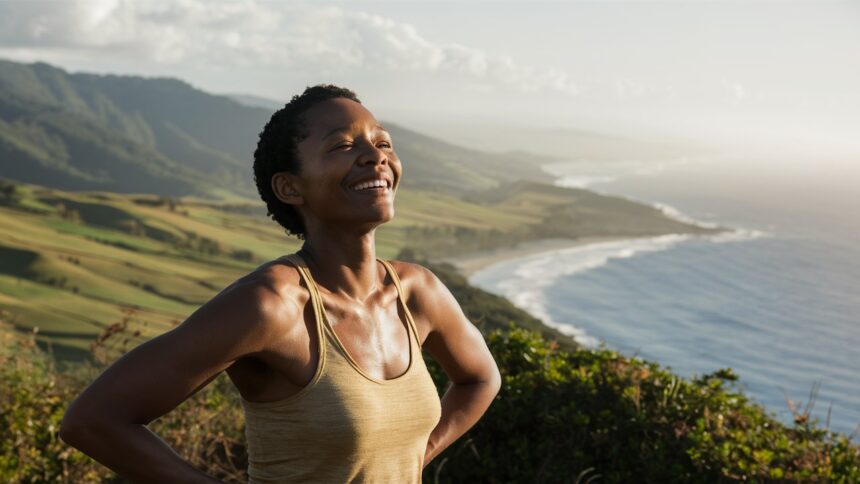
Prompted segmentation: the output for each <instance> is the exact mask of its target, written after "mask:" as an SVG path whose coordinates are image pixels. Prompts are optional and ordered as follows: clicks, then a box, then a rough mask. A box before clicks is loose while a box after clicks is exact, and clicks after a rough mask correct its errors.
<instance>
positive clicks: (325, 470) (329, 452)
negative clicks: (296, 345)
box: [242, 254, 441, 484]
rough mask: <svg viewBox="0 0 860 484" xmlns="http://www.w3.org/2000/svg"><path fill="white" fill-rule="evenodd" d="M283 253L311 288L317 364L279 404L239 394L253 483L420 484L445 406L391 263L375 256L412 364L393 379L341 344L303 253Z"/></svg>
mask: <svg viewBox="0 0 860 484" xmlns="http://www.w3.org/2000/svg"><path fill="white" fill-rule="evenodd" d="M284 258H285V259H286V260H288V261H289V262H291V263H292V264H293V265H295V266H296V267H297V268H298V270H299V273H300V274H301V277H302V279H303V280H304V281H305V284H306V285H307V287H308V288H309V290H310V294H311V301H312V304H313V308H314V315H315V318H316V327H317V334H318V335H321V336H322V338H321V341H320V345H319V348H320V355H319V363H318V364H317V370H316V373H315V374H314V377H313V379H312V380H311V382H310V383H309V384H308V385H307V386H306V387H304V388H302V389H301V390H300V391H299V392H298V393H297V394H294V395H292V396H290V397H287V398H285V399H282V400H278V401H274V402H251V401H248V400H245V399H244V398H243V399H242V406H243V407H244V410H245V436H246V439H247V443H248V462H249V464H248V475H249V477H250V481H249V482H250V483H251V484H256V483H272V482H320V483H322V482H325V483H328V482H331V483H342V482H365V483H374V484H376V483H416V482H421V467H422V464H423V461H424V451H425V449H426V446H427V440H428V438H429V436H430V432H431V431H432V430H433V428H434V427H435V426H436V424H437V423H438V421H439V417H440V415H441V405H440V401H439V395H438V394H437V393H436V387H435V386H434V384H433V381H432V379H431V378H430V374H429V373H428V371H427V367H426V366H425V365H424V360H423V358H422V357H421V344H420V342H419V340H418V332H417V331H416V329H415V322H414V321H413V319H412V315H411V314H410V313H409V308H408V307H407V306H406V300H405V298H404V296H403V289H402V287H401V285H400V279H399V278H398V276H397V273H396V272H395V271H394V268H393V267H392V266H391V264H390V263H388V261H384V260H382V259H377V260H379V261H380V262H382V264H383V265H384V266H385V268H386V270H387V271H388V273H389V274H390V275H391V278H392V280H393V281H394V285H395V287H396V288H397V295H398V297H397V298H398V300H399V301H400V303H401V304H402V306H403V312H404V314H405V315H406V322H407V324H406V328H407V332H408V333H409V347H410V349H409V366H408V368H407V370H406V372H404V373H403V374H402V375H400V376H398V377H396V378H393V379H391V380H378V379H375V378H373V377H371V376H370V375H368V374H366V373H365V372H364V371H362V369H361V368H360V367H359V366H358V364H356V362H355V361H354V360H353V359H352V357H350V356H349V353H347V351H346V349H345V348H344V346H343V344H341V342H340V340H339V339H338V337H337V334H336V333H335V332H334V329H332V327H331V325H330V324H329V321H328V318H326V315H325V308H324V307H323V304H322V298H321V297H320V294H319V290H318V289H317V286H316V283H315V282H314V280H313V277H311V274H310V271H309V270H308V266H307V264H306V263H305V261H304V260H303V259H302V258H301V256H299V255H298V254H290V255H287V256H285V257H284Z"/></svg>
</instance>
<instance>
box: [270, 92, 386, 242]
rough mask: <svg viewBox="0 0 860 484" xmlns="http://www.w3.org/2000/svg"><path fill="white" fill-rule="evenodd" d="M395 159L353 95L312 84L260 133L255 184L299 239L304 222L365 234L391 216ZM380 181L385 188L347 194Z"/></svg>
mask: <svg viewBox="0 0 860 484" xmlns="http://www.w3.org/2000/svg"><path fill="white" fill-rule="evenodd" d="M400 174H401V167H400V161H399V160H398V158H397V155H396V154H395V153H394V149H393V146H392V145H391V138H390V137H389V135H388V133H387V132H386V131H385V130H384V129H383V128H382V127H381V126H379V123H378V122H377V121H376V119H375V118H374V117H373V115H372V114H371V113H370V112H369V111H368V110H367V109H365V108H364V107H363V106H362V105H361V102H360V101H359V100H358V97H357V96H356V95H355V93H354V92H352V91H350V90H349V89H345V88H342V87H338V86H334V85H330V84H329V85H317V86H313V87H309V88H307V89H306V90H305V91H304V92H303V93H302V94H300V95H297V96H294V97H293V98H292V100H291V101H290V102H289V103H287V104H286V105H285V106H284V107H283V108H282V109H280V110H279V111H277V112H276V113H274V114H273V115H272V118H271V119H270V120H269V122H268V123H267V124H266V126H265V127H264V128H263V131H262V132H261V133H260V140H259V142H258V144H257V149H256V151H255V152H254V179H255V181H256V184H257V190H258V191H259V193H260V196H261V197H262V199H263V201H264V202H265V203H266V207H267V209H268V213H269V215H271V216H272V218H273V219H274V220H275V221H276V222H278V223H279V224H280V225H281V226H283V227H284V228H285V229H286V231H287V232H288V233H292V234H295V235H297V236H298V237H299V238H302V239H303V238H305V236H306V234H307V231H308V227H307V224H308V223H311V224H315V223H336V224H338V226H339V227H351V226H352V224H357V225H355V227H357V228H359V229H361V230H366V229H369V228H372V227H375V226H376V225H379V224H380V223H384V222H386V221H388V220H389V219H390V218H391V217H392V216H393V197H394V190H395V189H396V187H397V185H398V184H399V180H400ZM380 177H382V178H384V179H387V180H388V181H389V185H390V186H389V188H390V189H378V190H372V189H371V190H363V191H356V190H354V186H353V185H354V184H355V182H356V181H360V180H365V179H368V178H380Z"/></svg>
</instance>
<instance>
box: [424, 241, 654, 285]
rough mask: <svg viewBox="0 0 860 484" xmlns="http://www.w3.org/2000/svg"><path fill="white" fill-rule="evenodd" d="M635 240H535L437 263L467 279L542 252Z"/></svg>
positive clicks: (446, 259) (448, 258) (446, 258)
mask: <svg viewBox="0 0 860 484" xmlns="http://www.w3.org/2000/svg"><path fill="white" fill-rule="evenodd" d="M636 238H639V237H621V236H587V237H580V238H576V239H568V238H549V239H537V240H532V241H527V242H520V243H519V244H517V245H515V246H512V247H501V248H497V249H492V250H488V251H480V252H471V253H468V254H464V255H458V256H455V257H445V258H441V259H438V261H439V262H447V263H449V264H452V265H453V266H454V267H456V268H457V270H458V271H459V272H460V274H462V275H463V276H464V277H465V278H466V279H468V278H469V277H471V276H472V274H474V273H475V272H477V271H479V270H481V269H483V268H485V267H488V266H491V265H493V264H496V263H499V262H502V261H507V260H511V259H519V258H522V257H527V256H530V255H534V254H540V253H543V252H551V251H554V250H560V249H570V248H574V247H583V246H586V245H591V244H598V243H602V242H612V241H619V240H633V239H636Z"/></svg>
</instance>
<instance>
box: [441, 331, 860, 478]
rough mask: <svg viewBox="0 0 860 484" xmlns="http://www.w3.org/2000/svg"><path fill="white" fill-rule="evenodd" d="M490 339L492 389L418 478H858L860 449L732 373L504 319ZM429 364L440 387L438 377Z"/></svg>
mask: <svg viewBox="0 0 860 484" xmlns="http://www.w3.org/2000/svg"><path fill="white" fill-rule="evenodd" d="M488 343H489V345H490V349H491V351H492V352H493V355H494V356H495V358H496V361H497V362H498V364H499V367H500V370H501V372H502V379H503V386H502V390H501V392H500V393H499V395H498V396H497V397H496V400H495V402H493V404H492V405H491V407H490V409H489V410H488V412H487V414H486V415H485V416H484V417H483V418H482V419H481V420H480V421H479V422H478V424H477V425H476V426H475V427H474V428H473V429H472V430H471V431H470V432H469V433H468V434H467V435H466V436H465V437H464V438H462V439H460V440H459V441H458V442H456V443H455V444H454V445H453V446H452V447H450V448H448V449H447V450H446V451H445V452H443V453H442V454H441V455H440V456H439V457H437V459H435V460H434V461H433V462H432V463H431V464H430V465H429V466H428V468H427V469H426V470H425V474H424V478H425V480H426V481H427V482H575V481H577V480H580V481H582V482H587V481H588V480H589V479H590V478H592V477H594V478H597V479H599V481H600V482H722V481H728V480H744V481H750V482H764V481H772V480H788V481H804V482H805V481H818V482H857V481H858V480H860V449H858V447H857V446H856V445H852V444H851V443H850V442H849V440H848V438H847V437H846V436H843V435H838V434H831V433H829V432H827V431H825V430H822V429H818V428H816V427H815V425H814V424H811V423H809V422H806V423H804V424H803V425H797V426H794V427H786V426H784V425H782V424H781V423H779V422H778V421H777V420H776V419H775V418H774V417H773V416H772V415H770V414H768V413H767V412H766V411H765V410H764V409H763V408H762V407H760V406H759V405H757V404H754V403H752V402H750V401H748V400H747V398H746V397H745V396H744V395H743V394H742V393H740V392H739V391H737V390H735V389H734V388H732V387H731V385H730V384H729V383H728V382H729V381H731V380H732V379H733V378H735V376H734V375H733V373H731V371H730V370H721V371H719V372H716V373H714V374H711V375H706V376H703V377H700V378H697V379H694V380H684V379H681V378H678V377H677V376H675V375H673V374H672V373H670V372H669V371H667V370H665V369H663V368H661V367H660V366H659V365H657V364H655V363H649V362H644V361H641V360H639V359H635V358H625V357H623V356H621V355H619V354H618V353H616V352H614V351H610V350H606V349H599V350H596V351H589V350H576V351H567V350H562V349H560V348H558V346H557V345H555V344H554V343H553V342H551V341H547V340H545V339H543V338H541V337H540V336H539V335H538V334H537V333H534V332H530V331H527V330H524V329H521V328H516V327H514V326H511V327H510V329H509V331H507V332H503V331H495V332H493V333H492V334H491V335H490V336H489V339H488ZM428 364H429V365H430V366H433V367H434V369H433V372H432V373H433V375H434V378H435V379H436V381H437V384H438V385H439V387H440V390H441V389H442V387H443V385H444V382H445V378H444V376H443V375H442V373H441V371H440V370H439V369H438V367H435V364H434V363H432V362H428ZM598 476H599V477H598Z"/></svg>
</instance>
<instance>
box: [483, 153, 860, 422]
mask: <svg viewBox="0 0 860 484" xmlns="http://www.w3.org/2000/svg"><path fill="white" fill-rule="evenodd" d="M668 165H671V164H668ZM679 166H683V168H679ZM616 168H617V167H616ZM651 168H652V169H650V170H649V169H647V168H646V169H637V170H632V171H631V170H627V171H626V172H625V171H623V170H622V171H621V173H620V174H619V173H618V172H615V173H609V174H601V173H600V172H599V170H595V169H593V168H592V172H591V173H588V170H583V166H582V164H581V163H570V164H567V165H564V164H562V165H561V166H558V165H556V166H550V167H547V171H549V172H551V173H554V174H556V175H558V176H559V179H558V180H559V181H558V184H560V185H567V186H588V187H589V188H591V189H595V190H597V191H600V192H604V193H614V194H623V195H625V196H628V198H635V199H637V200H641V201H646V202H649V203H653V204H655V206H657V207H658V208H660V209H662V210H664V211H665V212H666V213H667V214H670V215H672V216H675V217H677V218H684V219H687V220H696V219H698V220H699V221H700V223H703V224H705V225H714V224H719V225H722V226H728V227H732V228H733V229H735V230H734V231H733V232H729V233H723V234H720V235H717V236H711V237H695V236H688V235H667V236H660V237H648V238H639V239H631V240H625V241H616V242H605V243H599V244H594V245H589V246H584V247H579V248H571V249H562V250H557V251H552V252H549V253H543V254H536V255H532V256H528V257H524V258H521V259H515V260H508V261H504V262H501V263H498V264H495V265H492V266H489V267H487V268H484V269H483V270H480V271H478V272H476V273H475V274H473V275H472V276H471V277H470V282H472V283H473V284H475V285H477V286H479V287H482V288H485V289H487V290H489V291H492V292H495V293H498V294H501V295H504V296H506V297H508V298H510V299H511V300H512V301H513V302H514V303H515V304H517V305H518V306H520V307H522V308H524V309H526V310H528V311H529V312H531V313H533V314H535V315H536V316H538V317H540V318H541V319H543V320H544V321H546V322H547V323H549V324H552V325H554V326H557V327H559V328H560V329H562V330H564V331H566V332H567V333H569V334H571V335H573V336H574V337H575V338H576V339H577V340H578V341H579V342H580V343H582V344H584V345H586V346H595V345H599V344H605V345H606V346H608V347H610V348H614V349H617V350H619V351H621V352H622V353H623V354H627V355H637V356H639V357H642V358H645V359H648V360H651V361H656V362H659V363H661V364H662V365H665V366H668V367H670V368H671V369H672V370H673V371H675V372H677V373H679V374H681V375H684V376H688V377H689V376H693V375H697V374H698V375H701V374H705V373H710V372H713V371H714V370H717V369H719V368H725V367H731V368H733V369H734V370H735V371H736V373H737V374H739V375H740V381H739V384H740V386H741V388H743V389H744V390H745V392H746V393H747V394H748V395H749V396H751V397H752V398H753V399H754V400H756V401H758V402H760V403H762V404H764V405H765V407H766V408H767V409H768V410H769V411H772V412H774V413H775V414H776V415H777V417H778V418H780V419H781V420H782V421H784V422H790V421H791V420H792V413H791V412H790V411H789V406H788V404H787V402H786V400H787V399H788V400H791V401H793V402H795V406H796V407H798V410H799V411H803V409H804V408H805V407H806V404H807V402H808V400H809V394H810V391H811V390H812V389H813V386H814V385H816V384H820V390H819V392H818V395H817V398H816V400H815V404H814V407H813V409H812V415H813V417H816V418H818V419H819V421H820V422H821V423H822V424H825V423H827V422H826V420H827V417H828V413H830V421H829V425H830V428H831V429H833V430H836V431H841V432H845V433H852V432H853V431H854V430H855V428H856V427H857V426H858V424H860V247H858V246H857V245H856V244H855V243H854V240H855V238H854V237H856V236H857V235H858V234H860V231H857V232H855V229H856V227H855V226H854V225H853V224H851V223H850V222H846V220H849V221H850V220H852V219H851V218H850V217H848V218H846V217H843V216H841V215H842V214H838V213H834V211H836V210H842V211H850V210H853V209H854V208H855V207H854V206H853V205H846V202H845V200H848V201H849V203H853V198H851V197H848V198H840V204H838V206H833V207H829V206H828V207H820V208H822V210H820V211H818V212H815V211H812V212H809V211H808V210H807V211H806V212H804V210H805V209H802V208H800V207H801V206H804V207H808V206H809V205H810V204H814V203H815V196H814V195H810V194H797V196H796V197H795V198H796V199H797V200H794V202H796V203H794V202H792V203H788V201H785V200H783V202H780V203H776V202H775V201H774V200H777V199H778V200H782V199H781V198H779V196H778V195H774V194H772V193H769V192H768V193H766V194H765V196H762V192H767V190H763V189H750V190H749V191H748V193H746V195H744V192H743V190H740V191H739V190H737V187H738V186H739V185H742V184H743V183H741V182H740V181H736V182H735V183H734V184H732V185H731V186H732V187H734V188H735V190H734V191H733V192H732V196H721V195H720V193H725V191H726V190H727V187H728V186H729V185H728V184H730V183H732V182H730V181H727V180H722V179H719V177H718V176H717V175H716V174H715V173H716V172H714V171H713V169H714V166H713V165H708V164H701V165H700V164H696V163H684V162H681V163H676V166H675V167H674V168H672V167H671V166H670V167H669V168H668V169H667V168H665V166H664V167H661V168H660V169H659V170H654V169H653V166H652V167H651ZM565 170H567V172H568V173H567V174H565ZM583 171H586V174H585V175H583ZM658 172H659V173H658ZM703 176H706V177H709V178H707V179H709V180H719V182H718V183H711V184H699V185H698V186H697V184H696V180H701V179H702V178H701V177H703ZM773 183H777V182H773ZM691 185H692V186H691ZM681 187H684V189H681ZM831 191H832V190H831ZM787 193H794V192H793V191H792V190H787ZM831 195H832V193H831ZM858 199H860V197H858ZM822 203H823V202H822ZM795 205H796V206H795ZM857 208H860V204H858V206H857ZM858 213H860V212H854V214H855V215H856V214H858ZM803 214H806V215H803ZM857 216H858V218H860V215H857ZM831 407H832V408H831Z"/></svg>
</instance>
